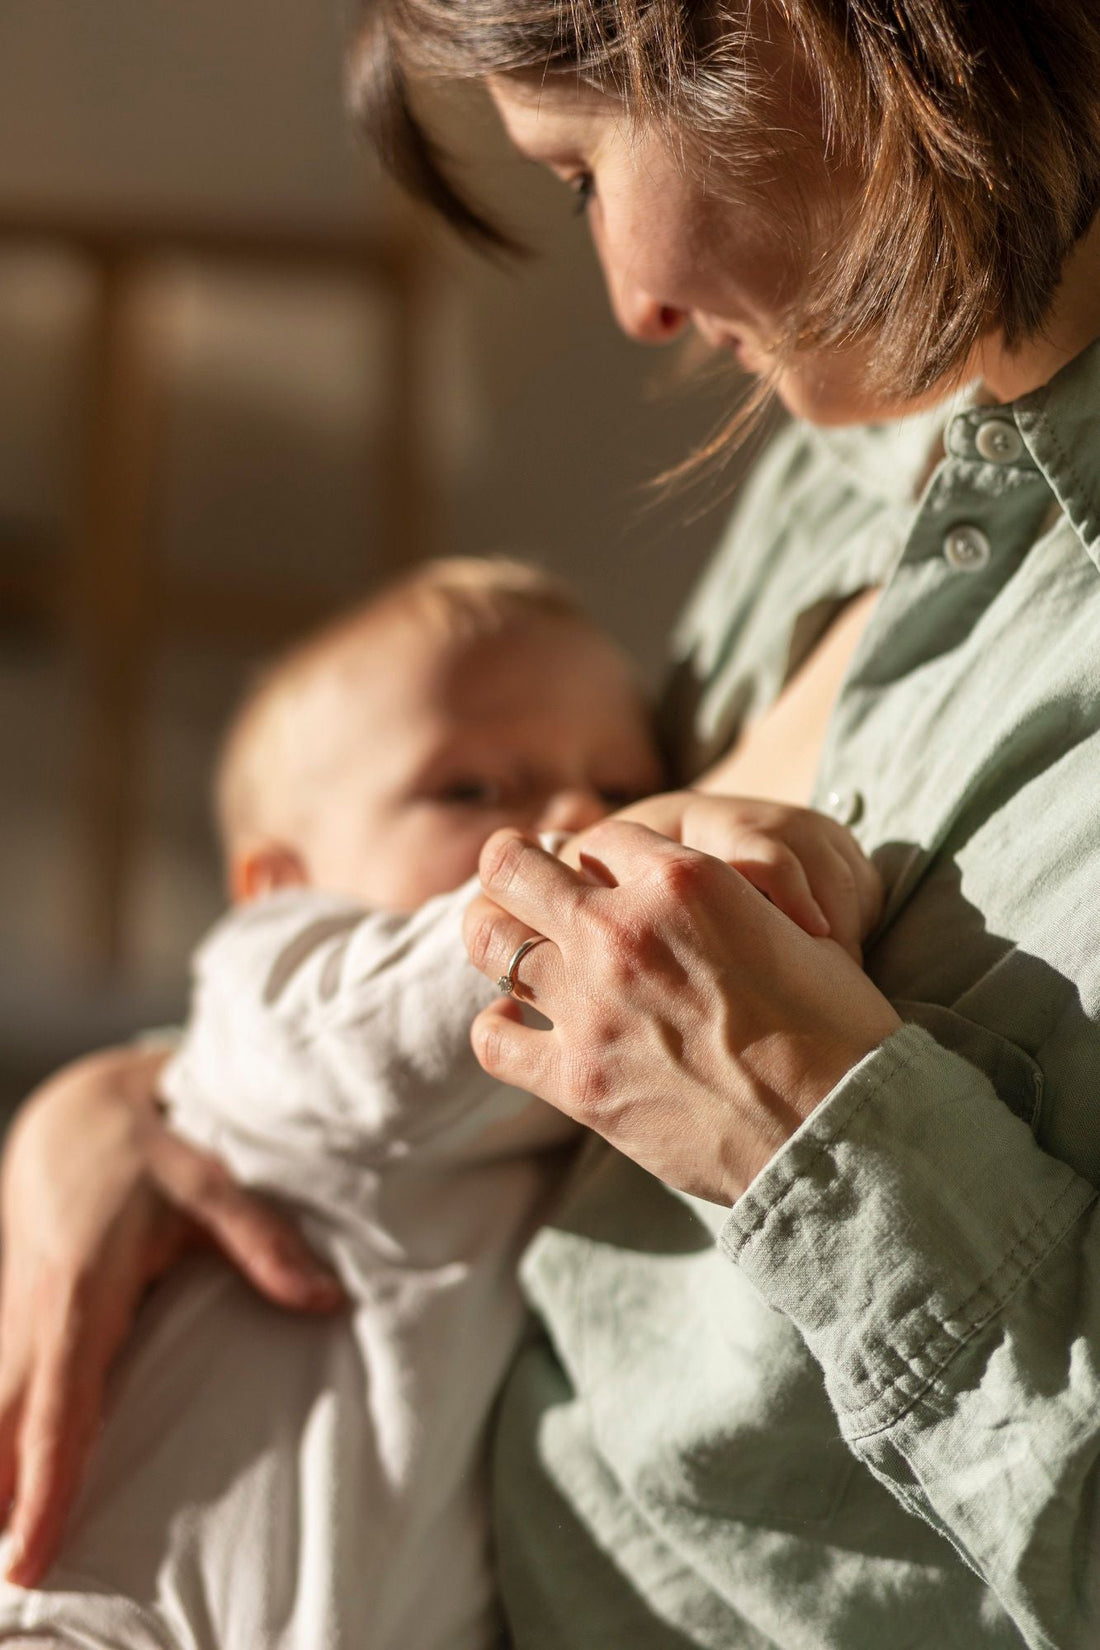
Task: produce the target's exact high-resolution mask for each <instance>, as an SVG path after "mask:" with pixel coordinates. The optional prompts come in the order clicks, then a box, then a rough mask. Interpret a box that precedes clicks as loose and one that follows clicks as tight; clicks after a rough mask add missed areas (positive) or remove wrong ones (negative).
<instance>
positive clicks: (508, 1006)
mask: <svg viewBox="0 0 1100 1650" xmlns="http://www.w3.org/2000/svg"><path fill="white" fill-rule="evenodd" d="M470 1042H471V1044H472V1046H473V1050H474V1053H475V1055H476V1056H477V1058H478V1061H479V1063H480V1064H481V1065H482V1066H483V1067H484V1069H485V1070H486V1071H487V1072H488V1073H489V1076H490V1077H495V1078H496V1079H497V1081H498V1082H500V1083H507V1084H508V1085H509V1086H510V1087H512V1088H518V1089H526V1090H527V1091H528V1093H530V1094H539V1095H542V1096H543V1098H544V1099H548V1100H554V1099H555V1096H556V1095H557V1093H558V1088H559V1085H558V1081H557V1059H558V1050H557V1044H556V1042H555V1039H554V1033H553V1031H548V1030H545V1029H536V1028H535V1027H534V1026H529V1025H526V1024H525V1023H524V1020H523V1016H522V1012H521V1010H520V1008H519V1006H518V1005H517V1004H515V1003H513V1002H511V1001H510V999H509V998H507V997H501V998H500V999H499V1000H498V1001H497V1002H495V1003H490V1004H489V1006H488V1008H483V1009H482V1011H481V1013H480V1014H479V1015H478V1016H477V1019H476V1020H475V1021H474V1023H473V1025H472V1027H471V1028H470ZM555 1103H557V1102H556V1101H555ZM563 1109H564V1108H563Z"/></svg>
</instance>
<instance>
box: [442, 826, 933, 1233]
mask: <svg viewBox="0 0 1100 1650" xmlns="http://www.w3.org/2000/svg"><path fill="white" fill-rule="evenodd" d="M481 877H482V884H483V886H484V888H485V895H484V896H483V897H481V898H480V899H478V900H476V901H475V902H474V904H473V905H472V906H471V908H470V912H469V914H468V917H467V922H466V940H467V945H468V948H469V951H470V956H471V958H472V959H473V962H474V964H475V965H476V967H478V968H479V969H480V970H481V971H482V972H483V973H485V974H487V975H489V976H490V978H497V977H498V976H499V975H500V974H501V973H502V972H503V971H504V969H505V968H506V966H507V964H508V960H509V958H510V957H511V955H512V953H513V952H514V951H515V949H516V947H517V946H518V945H519V944H520V942H521V941H522V940H524V939H526V938H528V937H529V936H531V935H532V934H538V935H540V936H544V937H545V941H546V943H543V944H540V945H537V946H535V947H534V948H533V949H532V950H531V951H529V952H528V953H527V954H526V955H525V956H524V958H523V961H522V963H521V965H520V969H519V981H518V991H517V995H518V996H519V997H520V999H521V1000H523V1001H529V1002H531V1003H533V1004H534V1005H535V1006H536V1007H537V1008H538V1009H539V1011H540V1012H541V1013H543V1014H544V1015H546V1016H547V1018H548V1019H549V1020H551V1021H552V1022H553V1024H552V1026H551V1028H550V1029H548V1030H545V1029H536V1028H534V1027H531V1026H527V1025H524V1024H523V1021H522V1016H521V1012H520V1009H519V1007H518V1005H517V1004H516V1003H515V1002H513V1000H512V999H511V998H507V997H502V998H501V999H500V1001H499V1002H496V1003H493V1004H492V1005H491V1006H490V1007H489V1008H487V1009H485V1010H484V1011H483V1012H482V1013H481V1014H480V1015H479V1016H478V1018H477V1019H476V1021H475V1022H474V1027H473V1033H472V1036H473V1045H474V1050H475V1052H476V1054H477V1056H478V1059H479V1060H480V1061H481V1063H482V1065H483V1066H484V1067H485V1069H486V1071H488V1072H489V1073H490V1074H491V1075H492V1076H494V1077H497V1078H499V1079H500V1080H501V1081H502V1082H505V1083H511V1084H515V1085H516V1086H517V1087H519V1088H523V1089H528V1090H530V1091H532V1092H533V1093H535V1094H538V1095H541V1096H542V1098H543V1099H545V1100H549V1101H550V1102H551V1103H552V1104H553V1105H556V1106H558V1107H559V1108H560V1109H561V1110H562V1111H564V1112H567V1113H568V1114H569V1115H570V1116H571V1117H574V1118H576V1119H577V1120H578V1121H579V1122H581V1123H584V1124H586V1125H587V1126H588V1127H589V1128H592V1129H595V1130H596V1131H597V1132H598V1133H599V1134H602V1135H604V1136H605V1137H606V1138H607V1139H608V1140H609V1141H610V1142H611V1144H612V1145H614V1146H616V1147H617V1148H618V1149H619V1150H620V1151H622V1152H625V1153H626V1155H627V1156H629V1157H632V1158H634V1159H635V1161H636V1162H638V1163H640V1164H641V1165H642V1166H643V1168H646V1169H649V1170H650V1171H651V1172H652V1173H653V1174H655V1175H658V1176H659V1177H660V1178H661V1179H662V1180H665V1181H667V1182H668V1183H669V1184H670V1185H673V1186H677V1187H679V1188H680V1189H682V1190H684V1191H687V1192H691V1193H694V1194H695V1195H697V1196H700V1197H704V1198H708V1199H710V1200H711V1201H712V1202H716V1203H725V1204H729V1203H732V1202H734V1200H735V1199H736V1198H737V1197H738V1196H740V1194H741V1192H742V1191H744V1189H745V1187H746V1186H747V1185H748V1184H749V1182H750V1181H751V1180H752V1179H753V1177H754V1176H755V1175H756V1174H757V1173H758V1172H759V1170H760V1169H761V1168H763V1166H764V1165H765V1164H766V1163H767V1162H768V1160H769V1159H770V1158H771V1157H772V1156H773V1154H774V1153H775V1152H776V1151H777V1150H778V1148H779V1147H780V1146H781V1145H782V1143H783V1142H784V1141H785V1140H786V1139H787V1138H788V1137H789V1136H790V1135H791V1134H793V1133H794V1131H795V1129H797V1127H798V1125H799V1124H800V1123H801V1122H802V1120H803V1119H804V1118H805V1117H807V1116H808V1115H809V1113H810V1112H811V1111H812V1110H813V1109H814V1107H815V1106H816V1105H817V1104H818V1103H819V1102H820V1101H821V1100H822V1099H823V1098H824V1097H825V1095H826V1094H828V1092H829V1090H830V1089H831V1088H833V1087H834V1085H835V1084H836V1083H837V1082H839V1080H840V1078H841V1077H843V1076H844V1074H845V1073H846V1072H847V1071H848V1070H849V1069H850V1068H851V1067H852V1066H853V1065H855V1064H856V1062H857V1061H859V1060H860V1059H862V1058H863V1056H864V1055H865V1054H867V1053H869V1052H870V1050H871V1049H873V1048H874V1047H875V1046H876V1045H877V1044H878V1043H880V1042H881V1041H882V1040H883V1038H885V1037H887V1036H889V1034H890V1033H891V1032H892V1031H894V1030H896V1029H897V1027H898V1026H899V1025H900V1023H901V1022H900V1020H899V1019H898V1016H897V1015H896V1014H895V1012H894V1010H893V1009H892V1008H891V1006H890V1004H889V1003H888V1002H887V1001H886V999H885V998H884V997H883V996H882V995H881V993H880V992H879V991H877V990H876V988H875V987H874V986H873V985H872V984H871V982H870V980H868V979H867V977H866V975H865V974H864V973H863V972H862V970H861V969H860V968H859V967H858V966H857V964H856V963H855V962H854V961H853V960H852V958H851V957H849V956H848V955H847V954H846V953H845V952H844V950H843V949H842V948H841V947H840V946H839V945H837V944H836V943H835V941H833V940H830V939H814V938H811V937H810V936H809V935H807V934H805V933H804V932H803V931H802V930H801V929H800V928H798V927H796V926H795V924H794V923H792V922H791V921H790V920H789V918H787V917H786V916H784V915H783V913H782V912H781V911H779V910H777V909H776V907H775V906H774V905H772V904H771V903H770V902H769V901H768V900H767V899H764V898H762V897H761V895H760V894H759V893H758V892H757V891H756V890H755V889H754V888H752V887H751V886H750V885H749V883H748V882H747V881H746V880H745V879H744V878H743V877H742V876H740V875H739V874H738V872H736V871H734V870H732V869H731V868H730V867H729V866H727V865H724V864H722V863H721V862H720V861H718V860H716V859H714V858H711V857H709V856H708V855H705V854H701V853H698V852H695V851H693V850H691V849H688V848H685V847H683V846H682V845H680V844H678V843H674V842H670V841H668V840H666V839H665V838H663V837H661V836H658V835H656V834H655V833H654V832H652V831H650V830H648V829H646V828H645V827H644V826H640V825H637V824H628V823H623V822H621V821H617V820H612V821H607V822H605V823H603V824H601V825H597V826H595V827H593V829H592V830H590V831H588V832H586V833H585V844H584V851H583V856H582V860H581V866H580V869H579V870H574V869H573V868H572V867H570V866H568V865H565V864H563V863H562V862H561V861H559V860H558V859H556V858H554V857H553V856H552V855H550V854H548V853H546V852H544V851H543V850H542V849H541V848H540V847H539V846H538V845H537V844H536V843H533V842H531V841H529V840H528V839H526V838H524V837H523V836H521V835H519V834H518V833H516V832H510V831H501V832H497V834H496V835H495V836H493V837H491V838H490V840H489V842H488V843H487V844H486V846H485V849H484V850H483V852H482V857H481Z"/></svg>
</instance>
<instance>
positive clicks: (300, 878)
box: [229, 842, 309, 905]
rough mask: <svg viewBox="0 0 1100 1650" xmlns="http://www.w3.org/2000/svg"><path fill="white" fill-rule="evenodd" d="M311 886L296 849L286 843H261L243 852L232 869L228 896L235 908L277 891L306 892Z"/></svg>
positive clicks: (231, 864) (232, 863) (234, 858)
mask: <svg viewBox="0 0 1100 1650" xmlns="http://www.w3.org/2000/svg"><path fill="white" fill-rule="evenodd" d="M308 884H309V872H308V870H307V869H306V862H305V860H304V859H303V858H302V856H301V854H300V853H298V851H297V849H296V848H288V847H287V846H286V844H285V843H283V842H259V843H255V844H254V845H253V846H252V847H250V848H241V849H239V850H238V851H237V852H236V853H235V854H234V855H233V858H232V860H231V862H230V866H229V894H230V898H231V899H232V900H233V902H234V904H236V905H242V904H244V903H245V902H246V901H247V900H252V899H260V898H262V897H263V895H264V894H273V893H274V892H275V890H276V889H277V888H305V887H307V886H308Z"/></svg>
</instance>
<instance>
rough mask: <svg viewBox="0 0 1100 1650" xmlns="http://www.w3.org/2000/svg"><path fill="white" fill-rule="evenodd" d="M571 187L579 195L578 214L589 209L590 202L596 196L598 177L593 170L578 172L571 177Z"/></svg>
mask: <svg viewBox="0 0 1100 1650" xmlns="http://www.w3.org/2000/svg"><path fill="white" fill-rule="evenodd" d="M569 187H570V189H571V190H572V191H573V193H574V195H575V196H576V197H577V208H576V210H577V216H578V217H580V215H581V214H582V213H584V212H586V211H587V210H588V207H589V203H590V202H591V201H592V200H593V199H594V198H595V194H596V179H595V177H594V176H593V174H592V173H591V172H578V173H577V175H576V176H575V177H572V178H570V179H569Z"/></svg>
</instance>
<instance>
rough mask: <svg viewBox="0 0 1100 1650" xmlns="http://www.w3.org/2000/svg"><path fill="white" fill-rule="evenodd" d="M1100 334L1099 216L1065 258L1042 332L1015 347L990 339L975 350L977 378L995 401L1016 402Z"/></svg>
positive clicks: (1046, 380) (1049, 377)
mask: <svg viewBox="0 0 1100 1650" xmlns="http://www.w3.org/2000/svg"><path fill="white" fill-rule="evenodd" d="M1096 338H1100V217H1098V218H1096V219H1095V220H1094V222H1093V224H1092V226H1091V228H1090V229H1089V230H1088V231H1087V232H1086V234H1085V235H1084V236H1083V237H1082V239H1081V240H1080V241H1079V242H1078V243H1077V245H1076V246H1075V247H1074V249H1073V251H1072V252H1071V253H1070V255H1069V257H1068V258H1067V260H1066V264H1065V268H1064V269H1063V271H1062V279H1061V282H1060V284H1059V287H1058V291H1057V293H1056V294H1055V298H1054V304H1053V306H1052V308H1051V311H1050V314H1049V315H1048V317H1047V319H1046V321H1045V322H1044V324H1043V330H1042V333H1041V334H1040V335H1039V336H1038V337H1036V338H1032V339H1029V340H1028V342H1027V343H1025V344H1023V345H1021V346H1019V347H1018V348H1017V349H1014V350H1008V349H1006V348H1005V346H1004V343H1003V341H1000V340H994V339H989V340H987V341H986V343H985V344H983V346H982V348H981V349H980V350H979V352H978V360H977V376H979V377H980V378H981V380H982V382H983V383H984V384H985V386H986V387H987V389H989V390H990V391H991V392H992V394H993V395H995V396H996V398H997V400H998V401H1014V400H1015V399H1016V397H1017V396H1020V395H1026V394H1027V392H1028V391H1029V390H1036V389H1038V388H1039V386H1040V385H1041V384H1046V383H1047V382H1049V380H1050V379H1051V378H1053V377H1054V375H1055V373H1056V372H1058V371H1059V370H1060V369H1061V368H1062V367H1064V366H1066V364H1067V363H1068V362H1070V361H1072V360H1073V358H1074V356H1075V355H1080V353H1081V351H1082V350H1083V349H1085V348H1086V347H1087V346H1088V345H1089V344H1091V343H1092V342H1093V341H1094V339H1096Z"/></svg>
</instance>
